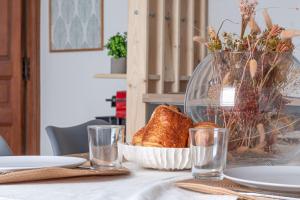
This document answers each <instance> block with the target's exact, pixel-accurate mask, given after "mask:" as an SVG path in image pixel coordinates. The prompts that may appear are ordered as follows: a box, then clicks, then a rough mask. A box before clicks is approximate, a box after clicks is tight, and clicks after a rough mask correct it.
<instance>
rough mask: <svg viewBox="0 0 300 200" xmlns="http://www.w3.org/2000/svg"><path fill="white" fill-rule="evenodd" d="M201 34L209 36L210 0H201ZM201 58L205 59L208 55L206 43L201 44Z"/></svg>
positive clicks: (204, 36)
mask: <svg viewBox="0 0 300 200" xmlns="http://www.w3.org/2000/svg"><path fill="white" fill-rule="evenodd" d="M199 10H200V19H199V21H200V27H199V29H200V36H201V37H202V38H206V37H207V24H208V16H207V13H208V0H200V9H199ZM200 46H201V47H200V48H201V49H200V60H203V59H204V58H205V56H206V55H207V49H206V47H205V45H204V44H201V45H200Z"/></svg>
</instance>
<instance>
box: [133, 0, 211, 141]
mask: <svg viewBox="0 0 300 200" xmlns="http://www.w3.org/2000/svg"><path fill="white" fill-rule="evenodd" d="M207 16H208V0H188V1H185V0H129V1H128V21H129V24H128V55H127V66H128V67H127V108H128V112H127V133H128V134H127V135H132V134H133V133H135V132H136V131H137V130H138V129H139V128H141V127H142V126H143V125H144V124H145V122H146V113H147V104H148V103H154V102H158V103H168V102H169V103H170V102H172V103H175V104H176V103H179V102H183V95H182V94H180V93H184V92H185V90H186V85H187V83H188V80H189V78H190V76H191V75H192V73H193V70H194V69H195V67H196V65H197V64H198V63H199V62H200V61H201V60H202V59H203V58H204V57H205V55H206V50H205V46H204V45H199V44H195V43H194V42H193V37H194V36H195V35H200V36H202V37H204V38H205V37H206V32H207V31H206V27H207V18H208V17H207ZM176 93H177V94H176Z"/></svg>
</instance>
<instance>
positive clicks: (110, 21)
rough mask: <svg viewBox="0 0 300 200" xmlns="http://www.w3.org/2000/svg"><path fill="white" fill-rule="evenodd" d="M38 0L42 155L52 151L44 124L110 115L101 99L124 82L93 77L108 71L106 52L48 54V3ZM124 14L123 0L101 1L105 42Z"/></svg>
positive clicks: (123, 25) (119, 28) (123, 27)
mask: <svg viewBox="0 0 300 200" xmlns="http://www.w3.org/2000/svg"><path fill="white" fill-rule="evenodd" d="M41 2H42V4H41V154H43V155H46V154H52V150H51V146H50V143H49V141H48V137H47V135H46V132H45V127H46V126H48V125H56V126H71V125H75V124H79V123H82V122H85V121H88V120H91V119H93V118H94V117H95V116H104V115H114V109H112V108H110V104H109V103H107V102H105V98H108V97H111V96H112V95H113V94H115V92H116V91H117V90H123V89H125V88H126V83H125V81H124V80H103V79H95V78H93V76H94V74H96V73H109V72H110V58H109V57H108V56H107V54H106V53H107V52H106V51H90V52H76V53H74V52H67V53H50V52H49V21H48V16H49V13H48V10H49V8H48V5H49V2H48V0H42V1H41ZM127 15H128V11H127V0H106V1H105V2H104V40H105V41H107V39H108V38H109V37H110V36H112V35H113V34H115V33H116V32H124V31H127V18H128V17H127Z"/></svg>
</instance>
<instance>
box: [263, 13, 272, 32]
mask: <svg viewBox="0 0 300 200" xmlns="http://www.w3.org/2000/svg"><path fill="white" fill-rule="evenodd" d="M263 16H264V19H265V23H266V26H267V28H268V29H271V28H272V26H273V23H272V19H271V17H270V15H269V13H268V10H267V9H264V11H263Z"/></svg>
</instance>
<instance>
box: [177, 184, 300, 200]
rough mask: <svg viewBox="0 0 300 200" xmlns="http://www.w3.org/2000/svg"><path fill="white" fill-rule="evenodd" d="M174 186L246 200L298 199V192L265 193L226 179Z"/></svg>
mask: <svg viewBox="0 0 300 200" xmlns="http://www.w3.org/2000/svg"><path fill="white" fill-rule="evenodd" d="M175 185H176V186H178V187H180V188H184V189H188V190H192V191H195V192H200V193H206V194H214V195H233V196H237V197H238V198H239V199H246V200H269V199H283V198H280V197H293V198H300V191H299V193H279V192H274V191H265V190H259V189H255V188H249V187H245V186H241V185H238V184H236V183H233V182H232V181H230V180H227V179H224V180H222V181H205V180H195V179H188V180H182V181H179V182H176V183H175ZM247 193H248V194H247ZM251 193H256V194H262V195H273V196H278V198H274V197H272V198H267V197H258V196H257V195H255V196H254V195H252V194H251Z"/></svg>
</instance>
